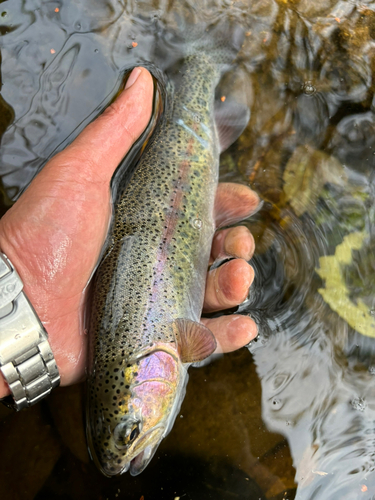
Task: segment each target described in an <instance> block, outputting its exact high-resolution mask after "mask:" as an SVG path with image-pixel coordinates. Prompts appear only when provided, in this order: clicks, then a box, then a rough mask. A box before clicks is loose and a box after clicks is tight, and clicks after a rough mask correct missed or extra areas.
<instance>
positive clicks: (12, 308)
mask: <svg viewBox="0 0 375 500" xmlns="http://www.w3.org/2000/svg"><path fill="white" fill-rule="evenodd" d="M22 289H23V283H22V280H21V278H20V277H19V275H18V273H17V271H16V270H15V269H14V267H13V265H12V264H11V262H10V260H9V259H8V258H7V256H6V255H4V254H3V253H1V252H0V371H1V372H2V374H3V376H4V378H5V381H6V382H7V384H8V385H9V388H10V390H11V393H12V396H7V397H6V398H3V399H2V400H0V401H1V402H2V403H4V404H6V405H7V406H9V407H11V408H14V409H15V410H22V408H26V407H28V406H31V405H33V404H35V403H37V402H38V401H40V400H41V399H43V398H44V397H45V396H48V394H50V392H51V391H52V389H53V388H54V387H57V386H58V385H59V383H60V375H59V371H58V368H57V366H56V361H55V358H54V356H53V353H52V350H51V347H50V345H49V342H48V335H47V332H46V330H45V329H44V326H43V325H42V323H41V321H40V319H39V318H38V316H37V314H36V312H35V311H34V308H33V307H32V305H31V304H30V302H29V301H28V299H27V297H26V295H25V294H24V292H23V291H22Z"/></svg>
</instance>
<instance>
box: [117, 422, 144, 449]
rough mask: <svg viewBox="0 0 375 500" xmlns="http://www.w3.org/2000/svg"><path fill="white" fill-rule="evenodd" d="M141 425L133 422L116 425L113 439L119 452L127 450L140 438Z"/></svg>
mask: <svg viewBox="0 0 375 500" xmlns="http://www.w3.org/2000/svg"><path fill="white" fill-rule="evenodd" d="M139 427H140V423H139V422H134V420H132V421H130V422H129V421H127V422H121V423H120V424H118V425H116V427H115V430H114V432H113V439H114V441H115V446H116V448H117V449H118V450H123V449H125V448H127V447H128V446H129V445H130V444H132V442H133V441H134V440H135V439H136V438H137V437H138V436H139V433H140V428H139Z"/></svg>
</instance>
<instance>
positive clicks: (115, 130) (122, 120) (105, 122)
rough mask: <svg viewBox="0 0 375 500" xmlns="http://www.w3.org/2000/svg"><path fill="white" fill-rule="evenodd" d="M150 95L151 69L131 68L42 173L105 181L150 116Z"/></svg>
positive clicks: (68, 178)
mask: <svg viewBox="0 0 375 500" xmlns="http://www.w3.org/2000/svg"><path fill="white" fill-rule="evenodd" d="M152 96H153V82H152V77H151V75H150V73H149V72H148V71H147V70H146V69H145V68H141V67H137V68H134V69H133V71H132V73H131V74H130V76H129V79H128V81H127V84H126V87H125V90H124V91H123V92H122V93H121V94H120V96H119V97H118V98H117V99H116V101H114V102H113V103H112V104H111V105H110V106H109V107H108V108H107V109H106V110H105V111H104V113H103V114H102V115H100V116H99V117H98V118H97V119H96V120H94V121H93V122H92V123H91V124H90V125H88V126H87V127H86V128H85V129H84V130H83V131H82V132H81V133H80V135H79V136H78V137H77V138H76V139H75V140H74V141H73V142H72V144H70V145H69V146H68V147H67V148H66V149H65V150H64V151H62V152H61V153H59V154H57V155H56V156H54V158H52V160H51V161H50V162H48V164H47V165H46V166H45V168H44V169H43V171H42V175H48V176H50V175H53V174H54V171H55V170H56V175H57V176H58V177H59V179H58V180H59V181H61V180H63V181H65V180H67V181H69V180H70V178H71V180H72V181H74V182H79V181H80V180H82V181H83V182H84V183H86V182H90V181H91V182H95V183H103V184H104V185H108V183H109V181H110V180H111V177H112V175H113V172H114V171H115V170H116V168H117V166H118V164H119V163H120V161H121V160H122V159H123V158H124V156H125V155H126V153H127V152H128V151H129V149H130V148H131V146H132V145H133V144H134V142H135V141H136V140H137V139H138V138H139V136H140V135H141V134H142V132H143V131H144V129H145V128H146V126H147V124H148V122H149V120H150V117H151V111H152ZM56 167H58V168H56ZM48 180H52V179H50V178H49V179H48Z"/></svg>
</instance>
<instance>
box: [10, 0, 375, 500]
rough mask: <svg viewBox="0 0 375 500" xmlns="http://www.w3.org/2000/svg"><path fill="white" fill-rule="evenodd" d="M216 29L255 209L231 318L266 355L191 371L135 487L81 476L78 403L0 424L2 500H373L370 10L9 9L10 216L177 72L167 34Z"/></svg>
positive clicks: (374, 16)
mask: <svg viewBox="0 0 375 500" xmlns="http://www.w3.org/2000/svg"><path fill="white" fill-rule="evenodd" d="M224 18H230V19H231V20H232V21H233V22H236V23H239V24H241V26H242V27H243V29H244V31H245V38H244V44H243V47H242V49H241V51H240V53H239V54H238V56H237V59H236V61H235V62H234V64H233V67H232V68H231V70H230V72H229V73H228V74H227V75H226V77H225V81H224V82H223V84H222V85H223V88H224V89H225V88H231V89H236V88H237V89H242V91H245V95H246V99H247V102H248V103H249V105H250V108H251V118H250V122H249V125H248V127H247V128H246V130H245V132H244V133H243V134H242V136H241V137H240V138H239V139H238V141H236V143H235V144H234V145H233V146H231V147H230V148H229V150H227V151H226V152H225V153H224V154H223V155H222V157H221V180H226V181H234V182H241V183H248V184H249V185H250V186H251V187H252V188H253V189H254V190H256V191H257V192H258V193H259V195H260V197H261V198H262V200H263V205H262V209H261V210H260V211H259V212H258V213H257V214H256V215H255V216H254V217H252V218H251V219H249V220H247V221H244V222H243V224H246V225H247V226H248V227H249V229H250V230H251V231H252V233H253V234H254V237H255V241H256V245H257V250H256V254H255V256H254V258H253V259H252V265H253V266H254V268H255V275H256V278H255V282H254V284H253V286H252V287H251V290H250V294H249V298H248V300H247V301H245V303H243V304H242V305H241V306H240V307H239V311H240V312H241V313H242V314H249V315H251V316H252V317H253V318H254V319H255V320H256V322H257V323H258V325H259V336H258V338H257V339H256V341H253V342H252V343H251V345H250V346H249V349H246V348H244V349H242V350H240V351H238V352H235V353H232V354H230V355H225V356H223V357H222V358H221V359H219V360H217V361H216V362H214V363H212V364H211V365H208V366H206V367H203V368H199V369H191V376H190V381H189V384H188V391H187V396H186V399H185V401H184V403H183V406H182V409H181V415H180V416H179V417H178V418H177V421H176V424H175V427H174V429H173V431H172V432H171V434H170V435H169V436H168V438H167V439H166V440H165V441H164V442H163V443H162V445H161V446H160V448H159V450H158V452H157V453H156V455H155V457H154V459H153V461H152V463H151V464H150V466H149V467H148V468H147V469H146V471H145V472H144V473H142V474H141V475H140V476H138V477H136V478H133V477H130V476H127V475H125V476H122V477H119V478H115V479H111V480H108V479H106V478H104V477H102V476H101V475H100V473H99V472H98V471H96V469H95V468H94V466H93V465H92V464H91V463H90V462H89V459H88V455H87V451H86V444H85V437H84V427H83V419H82V388H81V387H80V386H75V387H71V388H61V389H58V390H56V391H54V393H53V395H52V396H51V397H50V398H48V400H47V401H45V402H43V403H42V404H40V405H37V406H36V407H34V408H32V409H31V410H28V411H27V412H21V413H20V414H14V415H13V413H11V412H10V411H9V410H8V409H6V408H2V409H0V422H1V424H0V443H1V444H0V449H1V454H0V495H1V496H2V498H7V499H8V498H9V499H11V498H14V499H32V498H36V499H38V500H41V499H51V498H54V499H59V498H64V499H68V498H69V499H86V498H87V499H94V498H95V499H96V498H98V499H111V500H113V499H115V498H120V499H121V498H124V499H130V500H133V499H134V500H151V499H152V500H154V499H166V500H167V499H170V500H173V499H176V498H181V499H184V500H185V499H186V500H188V499H191V500H200V499H205V500H206V499H209V498H211V499H214V500H226V499H232V498H233V499H234V498H238V499H249V500H258V499H262V500H263V499H268V500H271V499H274V500H276V499H277V500H281V499H284V500H287V499H288V500H292V499H294V498H295V499H297V500H313V499H318V500H356V499H361V500H362V499H363V500H374V499H375V251H374V248H375V246H374V243H375V230H374V220H375V203H374V201H375V169H374V167H375V115H374V112H375V98H374V89H375V87H374V77H373V75H374V69H375V1H371V0H367V1H363V2H357V1H354V0H350V1H349V0H347V1H344V0H341V1H333V0H332V1H331V0H316V1H314V2H311V1H309V0H299V1H298V0H278V1H276V0H254V1H250V0H248V1H240V0H239V1H236V0H233V1H225V0H212V1H210V0H200V1H199V2H198V1H194V0H186V1H183V2H179V1H173V0H170V1H167V0H160V1H156V0H155V1H151V0H150V1H142V0H138V1H137V0H130V1H115V0H80V1H79V2H77V1H76V2H74V1H72V0H60V1H43V0H22V1H21V0H5V1H4V0H0V85H1V94H0V141H1V142H0V176H1V183H0V215H2V214H3V213H5V211H6V210H7V209H8V208H9V207H10V206H11V205H12V203H13V202H14V201H15V200H16V199H17V197H18V196H19V194H20V192H22V190H23V189H24V188H25V187H26V186H27V185H28V184H29V182H30V181H31V179H32V178H33V177H34V176H35V174H36V173H37V172H38V171H39V170H40V169H41V168H42V167H43V165H44V163H45V162H46V160H47V159H48V158H49V157H51V156H52V155H53V154H54V153H55V152H57V151H60V150H62V149H63V148H64V147H65V146H66V145H67V144H68V143H70V142H71V141H72V140H73V139H74V138H75V137H76V136H77V135H78V133H79V132H80V131H81V130H82V129H83V128H84V127H85V125H87V124H88V123H89V122H90V121H91V120H92V119H93V118H94V117H95V116H96V115H97V114H98V113H99V112H100V111H101V110H102V109H104V107H105V106H106V105H107V104H108V103H109V102H110V100H111V99H112V98H113V96H114V95H115V93H116V91H117V89H118V87H119V82H120V80H121V77H122V75H123V73H124V71H125V70H126V69H129V68H131V67H133V66H134V65H138V64H147V63H150V62H152V63H154V64H155V65H156V66H157V67H159V68H160V69H162V70H166V69H167V68H173V65H174V64H176V62H178V61H176V54H178V51H177V50H176V47H177V46H178V47H179V48H181V45H180V43H181V42H180V41H179V38H177V39H176V38H175V37H174V36H173V33H175V32H178V33H179V34H180V35H181V36H182V35H183V33H184V30H185V31H186V32H187V31H188V30H189V27H191V26H192V24H196V23H198V22H200V23H207V25H210V24H212V23H215V22H217V21H219V20H221V19H224ZM160 33H163V36H162V37H160ZM182 38H183V37H182Z"/></svg>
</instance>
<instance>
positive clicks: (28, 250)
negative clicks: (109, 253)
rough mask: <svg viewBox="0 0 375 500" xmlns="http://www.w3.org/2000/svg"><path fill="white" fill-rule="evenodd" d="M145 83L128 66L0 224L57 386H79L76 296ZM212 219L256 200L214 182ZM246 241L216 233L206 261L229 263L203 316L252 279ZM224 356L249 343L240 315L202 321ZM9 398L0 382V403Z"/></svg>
mask: <svg viewBox="0 0 375 500" xmlns="http://www.w3.org/2000/svg"><path fill="white" fill-rule="evenodd" d="M152 94H153V84H152V79H151V75H150V74H149V73H148V71H147V70H145V69H143V68H142V69H141V68H136V69H135V70H134V71H133V74H132V75H131V76H130V78H129V80H128V84H127V89H125V90H124V91H123V92H122V94H121V95H120V96H119V98H118V99H117V100H116V101H115V102H114V103H113V104H112V105H111V106H110V107H108V108H107V110H106V111H105V112H104V113H103V114H102V115H101V116H100V117H99V118H97V119H96V120H95V121H94V122H92V123H91V124H90V125H89V126H88V127H86V129H85V130H84V131H83V132H82V133H81V134H80V135H79V136H78V137H77V139H76V140H75V141H74V142H73V143H72V144H71V145H70V146H68V147H67V148H66V149H65V150H64V151H62V152H61V153H58V154H57V155H56V156H54V157H53V158H52V159H51V160H50V161H49V162H48V163H47V164H46V165H45V167H44V168H43V170H42V171H41V172H40V173H39V174H38V175H37V176H36V177H35V179H34V180H33V181H32V183H31V184H30V186H29V187H28V189H27V190H26V191H25V192H24V193H23V194H22V196H21V197H20V198H19V199H18V201H17V202H16V203H15V205H14V206H13V207H12V208H11V209H10V210H9V211H8V212H7V213H6V214H5V215H4V217H3V218H2V219H1V220H0V248H1V250H2V251H3V252H4V253H5V254H6V255H8V257H9V258H10V260H11V261H12V263H13V264H14V266H15V268H16V269H17V271H18V273H19V275H20V276H21V278H22V280H23V282H24V290H25V293H26V294H27V296H28V298H29V300H30V301H31V303H32V304H33V306H34V308H35V310H36V312H37V313H38V315H39V317H40V319H41V320H42V322H43V324H44V326H45V328H46V330H47V331H48V334H49V340H50V344H51V347H52V350H53V352H54V355H55V358H56V361H57V365H58V367H59V370H60V374H61V383H62V385H69V384H73V383H75V382H78V381H80V380H82V378H83V377H84V369H85V364H86V353H87V336H86V335H84V334H83V328H82V311H83V307H84V299H83V298H84V296H83V292H84V290H85V287H86V285H87V282H88V280H89V278H90V276H91V274H92V271H93V269H94V267H95V265H96V262H97V260H98V257H99V253H100V250H101V247H102V245H103V242H104V240H105V236H106V233H107V229H108V223H109V220H110V216H111V205H110V190H109V184H110V180H111V177H112V174H113V172H114V171H115V169H116V167H117V165H118V164H119V163H120V161H121V160H122V159H123V157H124V156H125V155H126V153H127V152H128V150H129V149H130V147H131V146H132V145H133V143H134V142H135V141H136V140H137V138H138V137H139V136H140V135H141V133H142V132H143V130H144V128H145V127H146V125H147V123H148V121H149V119H150V115H151V109H152ZM215 203H216V208H217V210H216V222H217V225H218V226H220V222H221V221H222V220H223V219H225V218H226V217H227V214H228V213H231V214H233V216H234V217H235V218H237V219H238V218H240V217H243V218H245V217H247V216H249V215H250V214H251V213H252V212H253V211H254V210H255V209H256V207H257V205H258V203H259V199H258V196H257V195H256V194H255V193H254V192H253V191H251V190H250V189H249V188H247V187H246V186H241V185H236V184H220V185H219V188H218V191H217V195H216V201H215ZM253 252H254V240H253V237H252V235H251V234H250V232H249V231H248V230H247V229H246V228H244V227H236V228H231V229H224V230H221V231H218V232H217V233H216V235H215V237H214V240H213V244H212V252H211V261H212V262H213V261H214V260H216V259H220V258H222V257H223V256H230V257H235V259H234V260H231V261H229V262H227V263H226V264H224V265H222V266H221V267H219V268H217V269H214V270H211V271H209V272H208V277H207V285H206V296H205V303H204V312H206V313H207V312H213V311H217V310H221V309H225V308H228V307H233V306H235V305H237V304H240V303H241V302H242V301H243V300H244V299H245V298H246V296H247V294H248V290H249V287H250V285H251V283H252V281H253V277H254V272H253V269H252V267H251V266H250V265H249V264H248V263H247V262H246V261H247V260H249V259H250V258H251V256H252V254H253ZM202 322H203V323H204V324H205V325H206V326H207V327H208V328H210V329H211V331H212V332H213V333H214V335H215V336H216V339H217V341H218V345H219V349H220V350H221V351H223V352H229V351H232V350H235V349H238V348H240V347H242V346H243V345H245V344H247V343H248V342H249V341H250V340H251V339H252V338H254V337H255V336H256V333H257V329H256V325H255V323H254V322H253V321H252V320H251V319H250V318H249V317H245V316H238V315H231V316H223V317H221V318H214V319H202ZM8 393H9V390H8V387H7V385H6V384H5V382H4V380H3V378H2V377H1V376H0V397H4V396H6V395H7V394H8Z"/></svg>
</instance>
